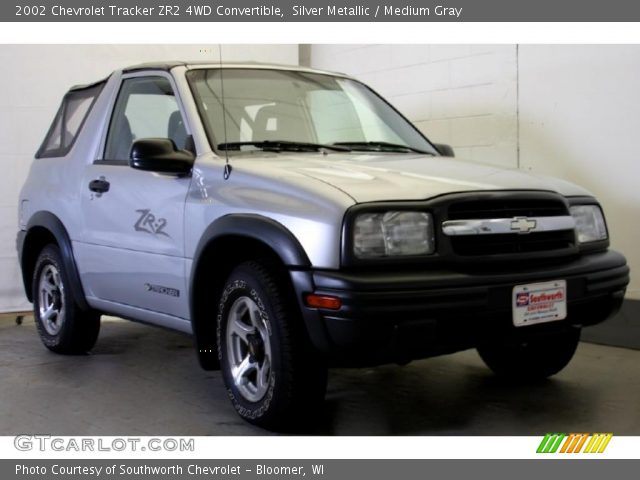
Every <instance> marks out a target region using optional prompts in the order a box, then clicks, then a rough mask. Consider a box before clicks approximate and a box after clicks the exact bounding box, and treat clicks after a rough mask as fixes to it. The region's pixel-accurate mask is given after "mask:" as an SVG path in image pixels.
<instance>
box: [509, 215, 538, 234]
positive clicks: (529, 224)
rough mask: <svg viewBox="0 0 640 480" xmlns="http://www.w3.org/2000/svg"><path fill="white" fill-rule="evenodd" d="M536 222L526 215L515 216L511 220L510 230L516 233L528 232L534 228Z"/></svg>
mask: <svg viewBox="0 0 640 480" xmlns="http://www.w3.org/2000/svg"><path fill="white" fill-rule="evenodd" d="M536 225H537V222H536V221H535V220H531V219H530V218H527V217H515V218H514V219H513V220H512V221H511V230H512V231H514V232H517V233H529V232H531V231H532V230H535V228H536Z"/></svg>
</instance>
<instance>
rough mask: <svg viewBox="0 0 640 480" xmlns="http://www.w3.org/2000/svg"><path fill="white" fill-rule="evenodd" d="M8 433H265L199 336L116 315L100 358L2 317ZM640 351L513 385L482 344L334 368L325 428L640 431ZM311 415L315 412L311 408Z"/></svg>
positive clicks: (605, 355)
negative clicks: (500, 375) (208, 364)
mask: <svg viewBox="0 0 640 480" xmlns="http://www.w3.org/2000/svg"><path fill="white" fill-rule="evenodd" d="M0 379H2V380H1V383H0V435H14V434H21V433H48V434H56V435H263V434H268V433H269V432H266V431H264V430H261V429H259V428H256V427H253V426H251V425H248V424H247V423H245V422H243V421H242V420H240V418H239V417H238V416H237V415H236V414H235V412H234V410H233V408H232V407H231V403H230V402H229V401H228V399H227V395H226V392H225V389H224V388H223V385H222V380H221V378H220V373H219V372H205V371H203V370H201V369H200V367H199V366H198V364H197V360H196V357H195V354H194V351H193V347H192V341H191V338H190V337H188V336H185V335H181V334H178V333H172V332H168V331H165V330H161V329H157V328H153V327H148V326H144V325H139V324H134V323H130V322H125V321H122V320H117V319H112V318H106V319H104V320H103V323H102V331H101V334H100V338H99V340H98V344H97V345H96V347H95V349H94V351H93V353H92V354H91V355H86V356H79V357H64V356H59V355H55V354H53V353H50V352H49V351H48V350H46V349H45V348H44V347H43V346H42V345H41V343H40V340H39V339H38V336H37V333H36V329H35V325H34V323H33V320H32V319H31V318H29V317H27V318H26V319H25V321H24V323H23V324H22V325H17V324H16V323H15V319H14V317H11V316H9V317H2V318H0ZM639 402H640V351H638V350H629V349H623V348H614V347H607V346H601V345H595V344H589V343H582V344H581V345H580V347H579V349H578V352H577V354H576V357H575V358H574V360H573V362H572V363H571V364H570V365H569V366H568V367H567V368H566V369H565V370H564V371H563V372H561V373H560V374H559V375H557V376H555V377H553V378H552V379H550V380H547V381H544V382H541V383H538V384H535V385H528V386H522V385H520V386H516V385H509V384H505V383H503V382H501V381H499V380H498V379H496V378H495V377H494V376H492V374H491V373H490V372H489V371H488V370H487V369H486V368H485V367H484V365H483V364H482V362H481V360H480V358H479V357H478V355H477V354H476V353H475V352H474V351H468V352H463V353H459V354H455V355H449V356H446V357H440V358H434V359H429V360H423V361H419V362H413V363H411V364H410V365H408V366H405V367H399V366H384V367H378V368H372V369H364V370H334V371H332V372H331V374H330V377H329V387H328V392H327V399H326V404H325V409H324V411H322V412H319V413H318V415H321V417H322V418H321V419H320V422H319V425H320V426H319V427H316V428H315V429H313V430H310V431H309V432H307V433H309V434H317V435H542V434H544V433H545V432H614V433H615V434H616V435H640V408H639V405H640V403H639ZM310 414H312V412H310Z"/></svg>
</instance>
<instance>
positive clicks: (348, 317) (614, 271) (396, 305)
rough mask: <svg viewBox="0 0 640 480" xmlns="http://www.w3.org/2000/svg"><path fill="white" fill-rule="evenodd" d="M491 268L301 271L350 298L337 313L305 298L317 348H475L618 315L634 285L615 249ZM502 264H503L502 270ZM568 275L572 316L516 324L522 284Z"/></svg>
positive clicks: (359, 357)
mask: <svg viewBox="0 0 640 480" xmlns="http://www.w3.org/2000/svg"><path fill="white" fill-rule="evenodd" d="M490 268H491V267H485V268H483V271H454V270H439V271H421V272H407V271H405V272H388V271H385V272H381V271H365V270H360V271H354V272H340V271H321V270H316V271H294V272H291V275H292V279H293V283H294V286H295V288H296V293H297V294H298V298H299V299H302V298H303V296H304V294H305V293H316V294H320V295H331V296H335V297H339V298H340V299H341V300H342V307H341V308H340V309H339V310H337V311H332V310H321V309H314V308H309V307H307V306H305V305H304V303H303V302H302V301H301V303H300V307H301V309H302V313H303V317H304V319H305V323H306V326H307V331H308V332H309V335H310V337H311V341H312V343H313V344H314V346H315V347H316V348H317V349H319V350H320V351H321V352H323V353H324V354H325V355H326V356H327V357H329V358H330V359H332V360H333V363H335V364H339V365H345V366H347V365H349V366H350V365H354V366H355V365H375V364H381V363H389V362H401V363H402V362H406V361H410V360H413V359H418V358H425V357H429V356H435V355H441V354H446V353H452V352H455V351H459V350H464V349H467V348H473V347H475V346H477V345H478V344H480V343H482V342H486V341H495V340H496V339H499V338H502V337H504V339H505V340H508V339H510V338H511V339H512V338H515V339H518V338H523V337H524V338H526V337H528V336H531V335H544V334H547V333H550V332H554V331H558V330H562V329H566V328H574V327H575V326H587V325H594V324H597V323H600V322H602V321H604V320H606V319H607V318H609V317H610V316H611V315H612V314H613V313H615V312H616V311H617V310H618V309H619V308H620V305H621V303H622V300H623V297H624V291H625V288H626V286H627V284H628V283H629V268H628V267H627V264H626V260H625V258H624V257H623V256H622V255H621V254H619V253H617V252H613V251H608V252H604V253H597V254H591V255H585V256H582V257H579V258H576V259H574V260H571V261H568V262H566V263H563V264H561V265H557V264H556V265H547V266H544V265H542V264H539V265H536V266H530V265H529V266H527V267H526V268H523V269H518V268H517V265H514V264H513V263H512V264H510V265H508V266H504V267H498V268H495V267H494V268H493V269H490ZM500 269H502V270H500ZM550 280H566V282H567V314H568V315H567V318H566V319H565V320H562V321H559V322H552V323H545V324H539V325H532V326H528V327H519V328H516V327H514V326H513V323H512V312H511V301H512V300H511V295H512V289H513V287H514V286H515V285H522V284H527V283H535V282H544V281H550Z"/></svg>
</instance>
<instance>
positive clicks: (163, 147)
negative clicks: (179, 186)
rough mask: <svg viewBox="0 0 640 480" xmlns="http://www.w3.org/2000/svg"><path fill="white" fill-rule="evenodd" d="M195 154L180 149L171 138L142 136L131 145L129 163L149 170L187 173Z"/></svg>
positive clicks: (137, 167)
mask: <svg viewBox="0 0 640 480" xmlns="http://www.w3.org/2000/svg"><path fill="white" fill-rule="evenodd" d="M195 160H196V157H195V155H194V154H193V153H192V152H189V151H187V150H178V148H177V147H176V144H175V143H173V140H171V139H169V138H141V139H140V140H136V141H135V142H134V143H133V146H132V147H131V153H130V155H129V165H131V168H135V169H137V170H144V171H147V172H157V173H167V174H173V175H187V174H188V173H189V172H190V171H191V169H192V168H193V164H194V162H195Z"/></svg>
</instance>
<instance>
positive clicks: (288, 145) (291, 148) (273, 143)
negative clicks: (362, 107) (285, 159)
mask: <svg viewBox="0 0 640 480" xmlns="http://www.w3.org/2000/svg"><path fill="white" fill-rule="evenodd" d="M247 145H248V146H251V147H256V148H259V149H260V150H265V151H270V152H281V151H288V152H317V151H319V150H322V149H327V150H334V151H337V152H350V151H351V149H350V148H349V147H347V146H340V145H337V144H333V145H325V144H322V143H310V142H292V141H289V140H262V141H250V142H227V143H219V144H218V149H220V150H238V151H239V150H242V147H244V146H247Z"/></svg>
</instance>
